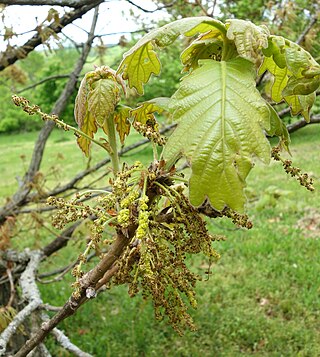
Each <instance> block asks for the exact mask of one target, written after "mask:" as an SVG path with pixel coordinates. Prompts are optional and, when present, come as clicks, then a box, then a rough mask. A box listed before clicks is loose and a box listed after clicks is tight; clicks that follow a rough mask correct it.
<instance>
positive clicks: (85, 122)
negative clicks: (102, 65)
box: [74, 76, 98, 156]
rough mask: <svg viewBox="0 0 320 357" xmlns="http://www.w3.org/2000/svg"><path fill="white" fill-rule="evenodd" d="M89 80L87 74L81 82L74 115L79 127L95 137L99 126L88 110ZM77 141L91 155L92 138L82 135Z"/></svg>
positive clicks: (87, 154) (85, 152)
mask: <svg viewBox="0 0 320 357" xmlns="http://www.w3.org/2000/svg"><path fill="white" fill-rule="evenodd" d="M88 86H89V84H88V82H87V76H85V77H84V78H83V79H82V81H81V84H80V87H79V91H78V94H77V97H76V101H75V107H74V116H75V120H76V122H77V124H78V126H79V129H80V130H81V131H83V132H84V133H85V134H87V135H88V136H90V137H91V138H93V137H94V134H95V133H96V132H97V130H98V128H97V125H96V123H95V119H94V117H93V116H92V115H91V114H90V112H89V111H88V102H87V99H88V94H89V89H88ZM77 143H78V145H79V147H80V149H81V150H82V151H83V152H84V154H85V155H86V156H89V149H90V143H91V142H90V140H89V139H87V138H86V137H84V136H80V137H78V138H77Z"/></svg>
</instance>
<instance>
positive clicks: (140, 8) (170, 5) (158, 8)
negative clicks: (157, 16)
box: [126, 0, 174, 14]
mask: <svg viewBox="0 0 320 357" xmlns="http://www.w3.org/2000/svg"><path fill="white" fill-rule="evenodd" d="M126 1H127V2H128V3H129V4H130V5H132V6H134V7H136V8H137V9H139V10H141V11H143V12H146V13H148V14H152V13H154V12H157V11H160V10H163V9H167V8H169V7H172V6H173V5H174V1H173V2H171V3H170V4H167V5H163V6H158V7H157V8H156V9H155V10H148V9H145V8H144V7H142V6H140V5H137V4H135V3H134V2H133V1H131V0H126Z"/></svg>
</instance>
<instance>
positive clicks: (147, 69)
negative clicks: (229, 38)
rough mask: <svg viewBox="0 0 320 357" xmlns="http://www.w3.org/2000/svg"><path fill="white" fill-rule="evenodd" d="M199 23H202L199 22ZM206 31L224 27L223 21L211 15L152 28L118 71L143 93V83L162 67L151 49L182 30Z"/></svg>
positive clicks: (128, 53) (168, 42)
mask: <svg viewBox="0 0 320 357" xmlns="http://www.w3.org/2000/svg"><path fill="white" fill-rule="evenodd" d="M200 24H201V25H200ZM197 26H199V27H198V28H197V33H198V32H207V31H209V30H211V29H213V28H217V29H219V30H221V31H225V28H224V25H223V24H222V23H221V22H220V21H218V20H214V19H212V18H210V17H205V16H204V17H194V18H184V19H181V20H177V21H174V22H172V23H170V24H167V25H165V26H163V27H160V28H158V29H155V30H153V31H151V32H149V33H148V34H147V35H145V36H144V37H142V39H141V40H139V41H138V42H137V43H136V44H135V45H134V46H133V47H132V48H131V49H130V50H129V51H128V52H127V53H125V54H124V56H123V60H122V62H121V63H120V65H119V68H118V71H117V73H119V74H122V78H123V79H125V80H128V83H129V87H130V88H135V89H136V90H137V92H138V93H139V94H143V85H144V84H145V83H147V82H148V81H149V79H150V77H151V75H152V74H155V75H158V74H159V73H160V70H161V65H160V61H159V59H158V57H157V55H156V53H155V52H154V49H155V47H160V48H163V47H166V46H168V45H170V44H171V43H173V42H174V41H175V40H176V39H177V37H178V36H179V35H181V34H187V35H186V36H188V35H190V33H192V32H190V31H191V30H192V29H194V28H196V27H197Z"/></svg>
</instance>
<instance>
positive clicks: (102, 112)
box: [74, 66, 125, 156]
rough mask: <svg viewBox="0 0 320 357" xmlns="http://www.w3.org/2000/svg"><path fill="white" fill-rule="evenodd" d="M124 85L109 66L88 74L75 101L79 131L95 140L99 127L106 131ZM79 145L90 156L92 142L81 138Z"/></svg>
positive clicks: (75, 113) (75, 114)
mask: <svg viewBox="0 0 320 357" xmlns="http://www.w3.org/2000/svg"><path fill="white" fill-rule="evenodd" d="M118 84H119V85H121V86H122V88H123V89H124V90H125V88H124V84H123V83H122V81H121V80H120V78H118V77H117V75H116V73H115V71H114V70H112V69H111V68H109V67H107V66H102V67H98V68H96V70H95V71H91V72H88V73H87V74H86V75H85V77H84V78H83V80H82V81H81V84H80V88H79V91H78V94H77V97H76V101H75V109H74V116H75V120H76V122H77V124H78V126H79V129H80V130H81V131H83V132H84V133H85V134H87V135H88V136H89V137H91V138H93V137H94V134H95V133H96V132H97V130H98V126H100V127H102V128H103V129H105V125H104V123H105V120H106V119H108V117H109V116H110V115H111V114H112V113H113V112H114V110H115V107H116V105H117V104H118V102H119V100H120V89H119V88H120V87H119V85H118ZM77 142H78V145H79V146H80V148H81V150H82V151H83V152H84V153H85V155H86V156H89V149H90V140H89V139H87V138H85V137H83V136H81V137H80V138H78V140H77Z"/></svg>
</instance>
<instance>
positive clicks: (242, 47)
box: [226, 19, 270, 63]
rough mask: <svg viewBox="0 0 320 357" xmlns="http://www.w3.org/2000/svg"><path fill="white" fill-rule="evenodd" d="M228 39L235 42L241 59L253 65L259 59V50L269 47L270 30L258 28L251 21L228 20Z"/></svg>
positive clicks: (263, 27) (262, 27)
mask: <svg viewBox="0 0 320 357" xmlns="http://www.w3.org/2000/svg"><path fill="white" fill-rule="evenodd" d="M226 27H227V29H228V30H227V37H228V39H229V40H233V41H234V43H235V45H236V47H237V51H238V54H239V56H240V57H242V58H245V59H247V60H249V61H251V62H253V63H255V62H256V60H257V57H258V50H260V49H261V48H267V47H268V37H269V35H270V32H269V30H268V29H267V27H265V26H263V25H262V26H256V25H254V24H253V23H252V22H250V21H244V20H237V19H232V20H227V22H226Z"/></svg>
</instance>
